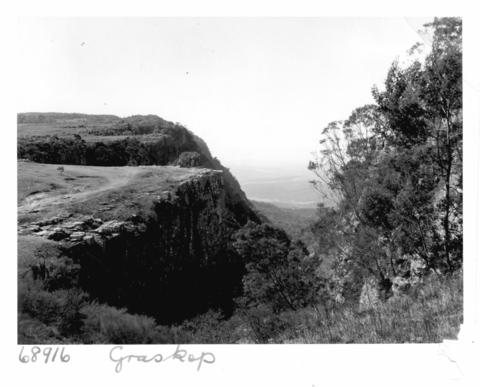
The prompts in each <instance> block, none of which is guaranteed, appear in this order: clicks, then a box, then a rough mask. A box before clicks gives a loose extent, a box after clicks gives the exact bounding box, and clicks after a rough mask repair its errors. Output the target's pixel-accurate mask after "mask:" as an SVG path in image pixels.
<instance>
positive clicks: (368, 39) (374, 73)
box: [18, 18, 429, 172]
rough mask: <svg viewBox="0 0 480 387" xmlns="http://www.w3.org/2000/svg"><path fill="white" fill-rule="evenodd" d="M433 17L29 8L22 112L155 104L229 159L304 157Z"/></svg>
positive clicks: (266, 162) (283, 164) (265, 161)
mask: <svg viewBox="0 0 480 387" xmlns="http://www.w3.org/2000/svg"><path fill="white" fill-rule="evenodd" d="M427 21H429V19H425V18H423V19H401V18H398V19H391V18H382V19H357V18H341V19H339V18H312V19H268V18H267V19H242V18H222V19H197V18H191V19H188V18H184V19H162V18H151V19H145V18H141V19H104V18H94V19H92V18H88V19H80V18H73V19H72V18H70V19H21V20H20V21H19V46H18V47H19V56H18V58H19V62H18V70H19V71H18V73H19V74H20V77H19V80H18V82H19V84H18V90H19V96H18V111H19V112H26V111H55V112H81V113H106V114H115V115H119V116H128V115H132V114H157V115H159V116H161V117H163V118H165V119H167V120H171V121H178V122H181V123H182V124H184V125H186V126H187V127H188V128H189V129H191V130H192V131H194V132H195V133H196V134H198V135H200V136H201V137H202V138H203V139H204V140H205V141H206V142H207V143H208V145H209V147H210V149H211V151H212V153H213V154H214V155H215V156H217V157H219V158H220V160H221V161H222V162H223V163H224V164H225V165H227V166H231V167H233V168H235V167H236V166H249V165H256V166H257V167H264V166H265V167H268V166H271V165H275V166H278V167H279V172H281V170H282V168H287V167H289V166H293V165H295V166H300V167H301V168H304V166H305V165H306V163H307V161H308V160H309V159H310V158H311V152H312V151H314V150H315V149H316V144H317V141H318V139H319V134H320V132H321V130H322V129H323V127H325V126H326V124H327V123H328V122H330V121H332V120H337V119H345V118H347V117H348V115H349V113H350V112H351V111H352V109H353V108H355V107H358V106H361V105H362V104H365V103H369V102H372V97H371V88H372V86H373V85H374V84H381V83H382V82H383V80H384V78H385V76H386V73H387V71H388V68H389V66H390V64H391V63H392V61H393V60H394V59H395V58H396V57H397V56H401V55H404V54H405V51H406V50H407V49H408V48H410V47H411V46H412V45H413V44H414V43H415V42H416V41H418V40H419V39H420V37H419V35H418V34H417V33H416V30H418V29H419V28H421V26H422V24H423V23H425V22H427Z"/></svg>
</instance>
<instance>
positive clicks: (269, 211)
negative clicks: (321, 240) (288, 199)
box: [252, 200, 316, 245]
mask: <svg viewBox="0 0 480 387" xmlns="http://www.w3.org/2000/svg"><path fill="white" fill-rule="evenodd" d="M252 204H253V205H254V206H255V208H256V209H257V210H258V212H259V213H260V214H262V215H264V216H265V217H266V218H267V219H268V220H269V221H271V222H272V224H273V225H275V226H276V227H279V228H281V229H282V230H285V231H286V232H287V234H288V235H289V236H290V237H291V238H292V239H301V240H303V242H305V243H306V244H307V245H308V241H309V240H310V238H311V237H312V235H311V232H310V231H309V227H310V225H311V223H312V222H313V221H314V220H315V218H316V208H286V207H278V206H276V205H274V204H272V203H268V202H260V201H255V200H252Z"/></svg>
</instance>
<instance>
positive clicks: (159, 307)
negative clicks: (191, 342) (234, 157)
mask: <svg viewBox="0 0 480 387" xmlns="http://www.w3.org/2000/svg"><path fill="white" fill-rule="evenodd" d="M27 164H28V163H27ZM164 168H167V169H169V171H170V175H169V176H170V177H169V178H168V179H170V180H171V181H174V180H175V173H177V172H178V173H181V174H182V175H181V177H179V178H178V179H176V180H175V183H174V187H170V188H169V189H165V187H163V186H162V184H163V183H165V178H164V177H162V175H161V171H162V170H163V169H164ZM171 171H174V172H175V173H172V172H171ZM187 171H190V173H189V174H187V175H185V169H183V168H173V167H151V170H150V169H149V168H146V170H145V171H144V172H143V175H142V176H139V177H137V178H136V180H134V181H132V182H131V183H129V184H128V185H127V186H125V187H122V189H123V190H125V191H128V192H129V196H130V198H131V201H129V202H128V203H126V202H125V201H124V200H123V201H121V202H118V203H115V202H114V201H112V197H111V194H112V192H111V191H106V192H103V193H102V194H101V195H98V194H97V195H95V199H93V198H92V199H91V200H95V201H96V202H97V203H105V200H106V199H107V198H108V201H109V203H110V204H109V205H107V206H106V207H105V208H106V210H105V211H98V210H99V208H97V211H96V212H95V213H94V214H90V215H89V214H88V211H84V212H85V213H84V214H81V213H79V212H76V211H74V209H75V208H77V207H76V206H77V205H78V203H71V204H70V205H69V206H67V207H65V208H64V209H63V212H62V214H63V215H60V216H58V215H57V216H55V217H52V218H47V219H42V220H39V221H34V222H28V221H27V222H23V224H20V226H19V227H20V235H21V236H25V235H28V236H35V237H38V238H44V239H45V240H47V239H50V240H53V241H56V243H58V244H59V245H60V246H61V249H62V251H63V255H64V256H65V257H68V258H70V259H71V260H72V262H73V263H74V264H75V267H77V268H78V270H77V271H76V273H75V277H76V278H75V279H74V282H75V283H78V285H79V286H80V287H81V288H83V289H84V290H85V291H87V292H88V293H89V294H90V295H91V296H92V297H93V298H96V299H98V300H99V301H101V302H106V303H108V304H110V305H113V306H117V307H127V308H128V310H129V311H130V312H132V313H141V314H148V315H150V316H154V317H155V318H156V319H157V321H159V322H162V323H171V322H175V321H180V320H182V319H184V318H187V317H191V316H194V315H196V314H198V313H201V312H204V311H206V310H208V309H209V308H215V309H222V310H224V311H225V312H226V313H227V314H228V312H229V311H230V310H231V307H232V299H233V298H234V297H235V296H236V295H238V291H239V289H240V285H241V278H242V275H243V265H242V262H240V261H239V259H238V257H237V255H236V254H235V253H234V252H233V251H232V249H231V248H230V239H231V235H232V233H233V232H234V231H235V230H237V229H238V228H239V227H240V223H239V222H238V219H236V216H235V214H234V213H233V212H232V211H230V209H229V208H228V206H227V202H226V191H225V182H224V176H223V173H222V172H221V171H214V170H207V169H200V170H199V169H190V170H187ZM172 176H173V177H172ZM168 179H167V180H168ZM155 182H156V183H157V184H156V185H155ZM155 186H157V189H155ZM117 190H118V189H117ZM109 195H110V196H109ZM112 205H113V206H115V207H116V206H127V207H128V208H129V209H132V211H124V212H123V213H122V215H120V216H119V215H115V214H118V211H117V212H116V213H112V212H109V211H108V209H110V208H111V206H112ZM100 207H101V206H100ZM140 207H141V208H142V209H143V210H141V211H139V209H140ZM116 209H117V210H118V208H116ZM133 211H134V212H135V214H131V213H132V212H133ZM50 271H51V272H54V271H55V269H54V268H50ZM69 275H71V273H69Z"/></svg>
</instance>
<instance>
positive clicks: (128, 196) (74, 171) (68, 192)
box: [18, 161, 211, 223]
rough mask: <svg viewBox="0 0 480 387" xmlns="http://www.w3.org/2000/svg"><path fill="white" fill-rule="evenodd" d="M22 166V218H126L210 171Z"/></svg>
mask: <svg viewBox="0 0 480 387" xmlns="http://www.w3.org/2000/svg"><path fill="white" fill-rule="evenodd" d="M58 167H59V165H53V164H37V163H30V162H22V161H20V162H18V214H19V217H18V220H19V223H23V222H32V221H36V220H40V219H44V218H48V217H52V216H58V215H61V214H62V213H63V214H65V213H73V214H74V215H75V214H83V215H93V216H96V217H100V218H102V219H103V220H109V219H125V218H126V217H128V216H130V215H132V214H133V213H136V214H139V212H141V211H145V210H148V208H149V206H150V205H151V202H152V199H154V198H156V197H158V195H159V194H161V193H162V192H163V191H171V190H172V189H174V188H175V187H176V186H177V185H178V184H180V183H181V182H182V181H185V180H188V179H190V178H192V177H195V176H199V175H202V174H205V173H210V172H211V171H210V170H208V169H198V168H192V169H189V168H178V167H172V166H142V167H93V166H80V165H64V166H63V167H64V171H63V172H60V171H59V170H58V169H57V168H58Z"/></svg>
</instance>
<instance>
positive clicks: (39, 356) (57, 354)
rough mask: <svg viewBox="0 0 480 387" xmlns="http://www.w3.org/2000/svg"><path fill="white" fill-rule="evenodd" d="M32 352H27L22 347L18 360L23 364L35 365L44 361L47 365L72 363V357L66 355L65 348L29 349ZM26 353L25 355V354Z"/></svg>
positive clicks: (34, 347) (35, 347)
mask: <svg viewBox="0 0 480 387" xmlns="http://www.w3.org/2000/svg"><path fill="white" fill-rule="evenodd" d="M29 349H30V351H29V352H27V351H26V349H25V347H24V346H22V349H21V350H20V354H19V355H18V360H20V361H21V362H22V363H35V362H36V361H41V360H43V361H44V362H45V364H46V363H49V362H50V363H53V362H55V361H57V362H58V361H61V362H63V363H67V362H69V361H70V355H69V354H68V353H65V347H61V349H60V347H45V348H43V350H42V348H40V347H37V346H33V347H31V348H29ZM24 352H25V353H24Z"/></svg>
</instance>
